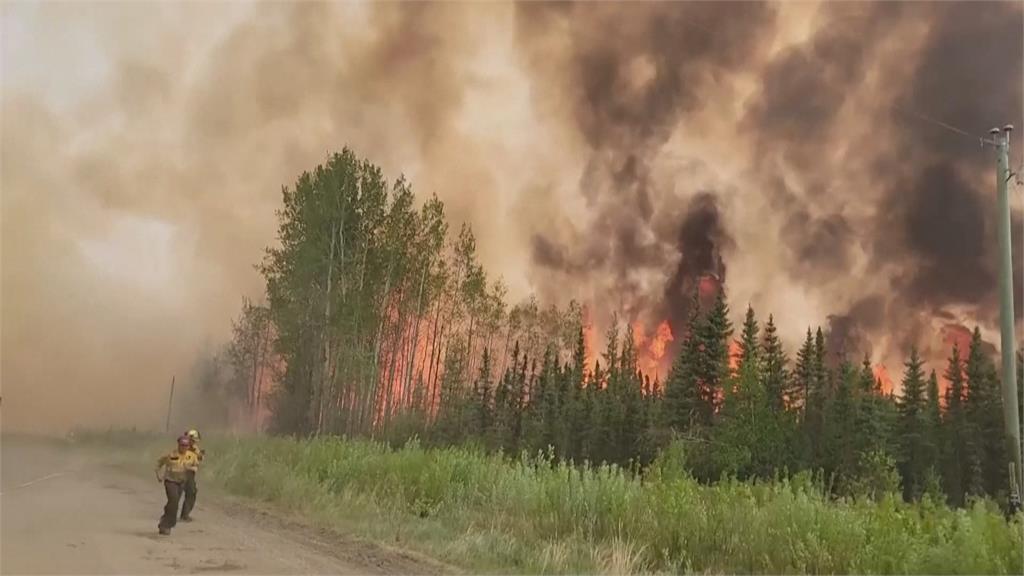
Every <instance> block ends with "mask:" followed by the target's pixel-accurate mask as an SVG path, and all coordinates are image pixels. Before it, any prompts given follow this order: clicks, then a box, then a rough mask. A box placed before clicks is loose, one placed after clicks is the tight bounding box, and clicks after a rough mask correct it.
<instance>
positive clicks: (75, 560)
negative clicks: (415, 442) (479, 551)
mask: <svg viewBox="0 0 1024 576" xmlns="http://www.w3.org/2000/svg"><path fill="white" fill-rule="evenodd" d="M89 454H90V453H84V452H77V451H74V450H70V449H61V448H56V447H53V446H48V445H46V444H41V443H36V442H31V443H26V442H23V441H11V440H8V439H3V440H2V452H0V465H2V468H0V573H2V574H191V573H203V574H296V573H305V574H310V573H313V574H369V573H384V572H402V573H408V572H410V571H417V572H418V571H420V570H418V569H417V568H416V567H415V566H410V564H409V563H408V562H405V563H403V562H402V560H401V559H398V560H394V559H387V558H383V557H381V556H380V551H378V552H376V553H375V552H373V551H372V550H370V547H369V546H368V545H361V544H357V543H332V544H331V545H330V546H329V547H328V546H327V545H325V544H324V543H323V542H316V541H315V540H310V538H309V535H308V534H301V533H299V532H300V531H291V530H288V529H285V528H283V527H282V526H283V525H282V524H281V522H274V521H271V519H270V518H266V517H264V518H263V520H259V519H257V518H256V516H255V515H254V512H252V511H248V510H241V509H238V507H237V506H229V505H217V504H216V503H215V502H213V500H214V498H212V497H211V495H210V494H209V493H206V494H204V493H203V492H202V491H200V500H199V504H198V506H197V508H196V512H195V513H194V515H195V517H196V521H195V522H193V523H191V524H179V525H178V527H177V528H175V529H174V531H173V533H172V534H171V535H170V536H166V537H162V536H159V535H158V534H157V529H156V525H157V520H158V518H159V515H160V513H161V510H162V507H163V504H164V493H163V487H162V486H161V485H160V484H158V483H157V482H156V480H155V479H154V480H153V481H151V482H146V481H145V479H143V478H138V477H135V476H131V475H129V474H125V473H121V472H118V471H115V470H110V469H106V468H104V467H103V466H102V465H101V463H100V462H97V461H96V458H95V456H92V457H90V455H89ZM200 488H202V485H200Z"/></svg>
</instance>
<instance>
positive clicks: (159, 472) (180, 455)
mask: <svg viewBox="0 0 1024 576" xmlns="http://www.w3.org/2000/svg"><path fill="white" fill-rule="evenodd" d="M190 446H191V441H190V440H189V438H188V436H182V437H180V438H178V447H177V449H176V450H175V451H173V452H170V453H168V454H164V455H163V456H161V457H160V459H159V460H157V463H156V479H157V481H159V482H161V483H163V485H164V491H165V492H166V493H167V504H166V505H164V515H163V516H161V517H160V523H159V524H158V525H157V528H158V529H159V530H160V533H161V534H164V535H166V534H170V533H171V528H174V525H175V524H177V520H178V503H179V502H180V501H181V495H182V493H183V492H184V485H185V481H186V479H187V478H188V471H189V470H195V469H196V468H197V467H198V466H199V459H198V457H197V456H196V454H195V452H192V451H191V450H190V449H189V447H190Z"/></svg>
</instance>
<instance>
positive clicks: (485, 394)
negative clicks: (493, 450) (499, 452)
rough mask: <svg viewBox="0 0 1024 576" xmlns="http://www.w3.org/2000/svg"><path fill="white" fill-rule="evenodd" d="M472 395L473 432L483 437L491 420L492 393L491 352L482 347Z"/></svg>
mask: <svg viewBox="0 0 1024 576" xmlns="http://www.w3.org/2000/svg"><path fill="white" fill-rule="evenodd" d="M473 391H474V396H475V397H476V417H475V418H474V420H473V434H474V435H475V436H477V437H478V438H483V437H484V436H485V435H486V434H487V432H488V430H490V428H491V422H492V421H493V413H492V410H493V408H492V406H491V401H492V395H493V390H491V353H490V350H488V349H486V348H484V352H483V358H482V359H481V361H480V373H479V374H478V375H477V378H476V382H475V383H474V385H473Z"/></svg>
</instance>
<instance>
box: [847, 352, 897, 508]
mask: <svg viewBox="0 0 1024 576" xmlns="http://www.w3.org/2000/svg"><path fill="white" fill-rule="evenodd" d="M853 396H854V404H855V406H856V408H855V416H854V437H855V442H854V450H855V453H856V466H855V469H854V472H853V473H852V474H851V476H852V478H848V484H847V486H848V489H849V491H850V492H855V491H856V489H857V487H862V486H867V485H873V484H874V483H875V482H876V481H877V480H879V479H878V478H875V476H876V475H877V473H879V469H878V467H877V466H876V464H878V462H879V461H880V459H881V460H884V459H885V458H888V457H891V454H892V453H893V449H892V446H891V439H892V438H891V437H892V430H891V427H892V426H891V422H890V419H891V417H890V415H889V414H888V411H889V405H890V402H889V400H887V399H886V398H884V397H882V395H881V393H880V391H879V390H878V389H877V380H876V379H875V375H874V371H873V370H872V369H871V361H870V359H869V358H868V357H867V355H865V356H864V360H863V362H862V363H861V368H860V371H859V373H858V375H857V387H856V389H855V390H854V395H853Z"/></svg>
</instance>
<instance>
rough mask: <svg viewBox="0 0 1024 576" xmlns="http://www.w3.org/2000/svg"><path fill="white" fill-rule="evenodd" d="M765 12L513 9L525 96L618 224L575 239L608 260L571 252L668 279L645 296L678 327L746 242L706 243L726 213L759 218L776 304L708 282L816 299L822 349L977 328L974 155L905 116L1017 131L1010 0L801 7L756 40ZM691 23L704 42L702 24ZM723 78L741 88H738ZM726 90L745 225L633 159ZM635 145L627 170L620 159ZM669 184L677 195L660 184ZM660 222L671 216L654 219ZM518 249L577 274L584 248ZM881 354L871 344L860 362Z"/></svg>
mask: <svg viewBox="0 0 1024 576" xmlns="http://www.w3.org/2000/svg"><path fill="white" fill-rule="evenodd" d="M982 7H983V8H982ZM784 8H785V7H783V6H781V5H778V4H732V3H721V4H718V3H700V4H692V5H691V4H684V5H665V6H663V5H640V6H637V7H636V8H635V9H629V10H622V11H621V12H620V13H618V14H617V18H604V17H603V15H601V14H600V13H592V12H590V11H586V12H584V11H582V10H580V9H579V7H578V6H573V7H566V6H564V5H560V6H559V7H558V8H557V9H548V8H547V7H546V6H544V5H541V6H536V5H530V6H528V7H524V8H523V9H521V10H519V11H518V12H517V16H518V21H517V25H518V26H519V28H520V29H521V31H520V34H519V37H520V41H521V43H522V44H523V45H524V48H523V49H524V51H525V52H526V53H527V54H529V55H530V57H531V61H533V62H540V63H541V64H539V65H537V66H539V67H541V68H543V66H545V65H548V66H554V67H556V68H557V70H558V71H559V73H557V74H552V75H551V76H544V78H545V79H546V84H545V85H543V86H541V87H540V90H541V91H542V92H544V93H545V94H555V96H552V97H553V98H556V99H559V100H560V101H561V102H563V103H564V105H565V106H566V107H567V108H568V109H569V110H571V114H570V115H569V117H568V121H569V122H571V125H572V126H574V127H575V129H576V130H578V132H579V133H580V134H581V135H582V137H583V139H584V141H585V143H586V149H588V150H590V154H591V158H593V159H594V160H592V162H599V163H601V164H602V165H604V166H605V167H606V172H607V173H608V174H609V177H608V178H606V179H605V181H604V182H603V184H604V185H603V186H595V185H594V184H593V183H592V182H587V185H586V186H585V189H583V190H581V193H583V194H585V195H586V196H587V198H588V199H589V202H590V204H591V205H597V206H599V207H600V206H604V207H605V209H604V211H603V212H604V213H611V214H612V217H611V218H610V220H611V225H612V227H614V226H622V227H624V228H625V229H626V230H629V231H631V234H630V235H628V236H623V235H621V234H620V235H610V236H609V235H605V234H601V233H600V232H598V229H597V228H594V229H592V230H590V231H589V233H584V234H583V235H582V236H583V237H585V238H593V239H594V241H595V242H599V243H601V245H602V246H603V252H605V253H608V254H615V253H616V251H618V252H619V253H620V254H621V255H622V259H624V260H625V261H624V262H623V261H621V260H619V261H616V260H615V259H614V258H612V259H611V261H610V262H608V263H606V264H605V263H604V262H600V261H599V262H594V261H591V262H589V263H588V264H587V265H588V266H591V267H592V268H591V271H590V274H589V275H590V276H593V275H603V274H610V275H613V276H614V275H619V274H629V273H635V271H636V269H637V268H643V267H647V266H649V267H651V268H653V269H659V270H660V271H662V272H665V271H666V270H667V271H670V272H669V273H668V274H667V276H666V277H665V278H664V280H665V285H664V292H663V293H664V300H663V301H662V303H661V304H662V306H663V307H664V308H665V309H666V310H667V315H668V317H669V318H670V319H672V324H673V327H674V328H678V327H679V325H680V322H681V319H683V318H685V317H686V314H685V307H686V305H687V304H686V300H685V295H681V294H680V290H679V289H678V288H679V286H683V285H693V283H694V282H695V281H696V279H697V278H698V277H700V276H701V275H706V274H709V273H713V272H715V270H714V269H715V268H716V267H718V266H721V268H722V269H723V272H724V268H725V266H726V265H727V264H728V263H729V261H730V256H735V254H731V252H735V251H750V252H754V253H756V252H758V251H760V248H759V247H758V246H752V245H750V244H749V243H744V242H742V241H741V242H738V243H735V245H734V247H732V248H725V247H724V246H723V245H722V244H721V242H719V241H718V239H720V238H729V237H730V236H732V235H737V234H739V232H738V231H737V230H735V227H736V226H737V225H738V223H739V221H745V222H746V223H747V224H750V223H753V224H755V225H759V226H761V227H762V228H761V231H760V234H758V235H756V236H758V237H759V238H760V241H761V242H764V243H775V244H776V249H775V250H774V251H773V252H774V253H772V254H771V255H770V256H767V255H766V257H767V258H770V259H771V260H772V265H771V266H768V267H767V268H768V269H769V270H770V273H771V274H773V275H779V276H782V275H785V276H787V277H788V278H787V280H786V281H785V282H782V283H781V284H782V285H783V290H785V289H786V288H791V289H792V290H791V291H792V295H791V296H787V295H785V294H784V293H783V294H782V295H779V294H776V295H774V297H772V298H763V296H764V291H763V289H761V288H758V287H757V286H756V285H757V284H758V283H759V282H763V281H764V280H765V279H764V278H763V277H762V278H757V277H750V276H749V275H747V274H746V272H745V271H744V270H737V267H736V266H729V271H730V276H729V278H728V279H725V278H723V279H724V280H725V285H726V290H727V292H730V291H732V288H733V287H734V286H735V285H736V284H743V286H741V287H740V289H739V290H738V291H741V292H743V293H744V294H743V295H744V296H747V297H748V298H749V300H750V301H754V300H757V299H759V296H761V297H762V298H760V299H762V300H766V301H767V303H768V305H769V306H771V304H772V303H780V302H781V303H783V305H784V306H788V305H789V302H787V300H798V299H800V298H801V297H802V295H803V294H806V293H808V292H810V293H816V294H817V295H819V296H820V297H821V298H822V299H823V300H826V301H827V302H825V303H823V304H822V305H820V306H819V309H820V311H821V312H823V313H824V314H822V315H821V316H819V317H818V318H817V319H816V320H815V322H817V323H823V324H825V326H826V328H828V329H829V332H830V334H832V339H831V348H833V350H831V352H833V353H834V354H835V355H853V356H858V355H860V354H863V353H869V354H870V353H872V352H873V350H872V346H871V344H870V340H871V337H872V336H876V337H877V336H879V335H881V334H885V335H886V339H887V342H889V343H890V344H891V345H892V347H893V348H895V349H899V348H901V347H907V346H909V345H912V344H914V345H916V344H919V341H920V340H922V339H925V340H928V339H932V340H934V338H935V337H936V336H935V326H934V321H933V318H934V317H935V315H936V314H938V313H940V312H941V311H944V310H947V309H955V310H956V315H957V317H958V320H959V321H962V322H965V323H968V324H972V325H973V324H974V323H980V324H982V325H989V326H991V322H992V320H993V318H994V309H995V305H996V302H995V294H996V293H995V279H996V271H997V270H996V260H995V227H994V215H995V205H994V203H993V202H992V200H993V188H994V183H993V181H992V178H991V174H992V172H993V168H992V164H993V156H992V151H991V149H981V148H980V146H979V144H978V141H977V139H972V138H970V137H966V138H965V137H964V136H962V135H959V134H955V133H951V132H950V131H949V130H945V129H942V128H938V127H936V125H935V124H934V123H932V122H928V121H926V120H922V118H921V117H920V116H922V115H923V116H927V117H929V118H931V117H934V118H941V119H942V121H944V122H947V123H950V124H952V125H955V126H961V127H966V129H967V130H969V131H970V132H971V133H973V134H978V135H984V134H985V133H986V131H987V128H988V127H990V126H992V125H1002V123H1006V122H1012V123H1015V124H1017V125H1021V124H1022V122H1024V119H1022V118H1021V110H1022V100H1021V68H1022V56H1024V55H1022V52H1021V50H1022V48H1021V46H1022V32H1021V31H1022V28H1024V21H1022V10H1021V5H1020V4H1014V3H986V4H983V5H977V4H973V5H972V4H970V3H955V2H951V3H823V4H821V5H818V6H814V7H812V8H810V9H809V12H808V13H807V14H805V15H804V16H805V17H806V21H807V22H809V26H808V30H807V32H806V34H805V36H803V37H802V38H800V39H799V40H796V41H793V42H792V43H790V44H788V45H785V46H782V47H774V48H769V46H770V44H771V43H772V42H773V41H777V40H778V39H779V38H780V37H781V36H783V35H784V29H785V28H786V23H787V21H789V19H790V17H791V16H792V12H794V11H795V10H791V11H790V12H788V13H787V12H786V10H785V9H784ZM553 21H557V22H560V23H561V26H560V27H559V26H555V25H554V24H553ZM548 28H550V29H557V30H558V31H559V32H561V33H564V34H567V35H568V36H569V37H570V38H571V41H569V42H568V43H567V46H566V47H565V48H564V50H565V51H566V52H567V54H566V55H562V56H561V57H557V58H552V57H547V58H541V57H538V56H537V55H536V54H535V53H534V52H533V50H534V49H533V46H532V44H533V43H534V42H535V41H536V36H537V35H538V34H543V33H544V30H545V29H548ZM595 29H596V31H595ZM709 30H714V31H715V33H714V34H705V32H706V31H709ZM634 31H638V32H637V33H636V34H637V36H638V37H640V38H642V40H640V41H637V40H635V39H634V37H633V36H632V33H633V32H634ZM766 52H769V53H766ZM552 62H555V64H551V63H552ZM637 62H644V63H647V64H648V65H649V67H650V70H649V71H648V74H647V76H646V81H645V83H644V82H641V84H640V86H641V87H640V88H636V87H635V86H634V85H633V84H631V81H635V76H636V75H637V73H636V69H637V67H638V64H637ZM641 76H642V75H641ZM730 79H732V80H735V81H736V82H742V81H746V82H749V83H750V84H752V85H753V88H752V89H751V90H750V91H749V92H748V93H747V94H745V95H744V96H743V97H739V95H737V94H736V93H735V92H733V91H730V89H729V86H730ZM558 80H562V82H561V83H559V82H558ZM551 82H554V83H555V84H554V86H551V85H550V83H551ZM996 85H998V89H997V88H996ZM730 97H735V98H737V100H738V103H737V105H736V106H735V110H736V114H735V115H734V116H733V117H732V118H720V121H721V122H723V123H733V124H734V125H735V126H737V127H738V130H737V131H736V132H735V133H734V136H735V137H736V138H737V139H742V140H743V141H745V142H746V143H747V144H748V145H747V146H746V150H745V154H743V156H744V161H745V162H744V164H745V165H744V168H745V170H744V171H743V173H742V179H741V180H739V181H732V182H730V183H729V184H731V185H732V186H733V187H735V188H736V189H738V190H739V191H740V194H742V195H747V194H758V195H760V196H761V197H762V198H763V199H764V200H763V209H764V210H765V212H764V213H763V214H762V215H761V216H762V217H761V218H758V216H757V215H754V216H747V217H745V218H743V217H739V216H738V215H739V214H741V213H742V212H744V211H746V210H751V209H752V207H750V206H743V205H742V203H740V204H739V205H737V204H736V203H735V201H734V200H733V199H732V197H731V195H730V194H728V193H726V192H725V191H724V190H723V189H718V190H714V191H713V192H711V193H710V194H708V193H706V192H701V191H698V190H699V188H698V187H697V186H693V185H690V184H688V183H687V182H685V180H686V179H687V178H688V177H689V176H693V174H686V173H683V174H678V175H677V174H673V175H672V176H671V177H675V178H678V179H677V180H675V181H666V180H660V179H659V178H658V177H657V176H655V175H654V173H653V171H652V169H651V168H650V167H651V166H652V165H654V164H655V162H656V160H654V158H656V157H657V156H658V154H661V153H665V152H666V150H668V149H669V148H671V147H672V144H670V143H669V142H670V141H673V138H674V137H677V138H678V139H679V140H684V141H685V139H686V138H687V136H688V135H690V130H691V128H690V126H692V125H693V124H695V123H696V119H697V118H699V117H701V115H702V114H704V113H706V111H707V109H708V107H709V105H710V103H711V102H713V101H714V100H715V99H718V98H730ZM739 148H742V146H739V145H738V146H737V149H739ZM638 150H639V151H642V153H643V157H644V158H645V160H644V161H642V162H638V161H636V160H635V158H636V157H637V154H638V152H637V151H638ZM1017 157H1019V154H1018V156H1017ZM637 166H640V167H641V169H639V170H637V169H636V167H637ZM625 167H628V168H629V169H628V170H627V169H625ZM680 180H682V181H680ZM729 184H725V183H723V188H724V186H728V185H729ZM680 188H690V189H691V190H694V192H692V193H688V194H685V195H683V194H678V193H677V194H673V193H672V191H678V190H679V189H680ZM665 190H671V191H670V192H664V191H665ZM659 192H661V195H660V196H658V194H659ZM652 197H655V198H654V199H653V200H652ZM602 202H603V203H604V204H602ZM652 206H653V208H652ZM718 212H721V213H722V215H723V216H722V217H721V218H720V221H719V222H717V223H716V225H715V226H705V227H695V226H694V225H693V220H692V218H691V216H692V215H693V214H701V213H703V214H709V213H715V214H717V213H718ZM661 215H668V216H667V218H666V219H665V220H667V221H669V222H671V224H670V225H668V226H664V225H662V224H664V222H665V220H662V219H661V218H660V216H661ZM656 222H659V224H656ZM606 224H607V223H606V222H603V221H601V222H600V225H602V226H604V225H606ZM673 225H674V227H675V229H673ZM638 227H639V228H640V232H637V231H636V229H637V228H638ZM701 228H703V232H698V231H696V230H700V229H701ZM744 232H746V231H744ZM644 233H647V234H646V235H645V234H644ZM750 236H754V235H753V234H751V235H750ZM636 237H647V238H650V239H651V242H652V243H656V244H658V245H660V246H671V248H670V249H666V250H664V251H663V252H662V253H661V254H662V257H663V260H661V261H654V262H652V261H650V260H649V259H648V258H645V257H639V256H638V255H637V254H638V252H639V251H638V250H637V246H636V242H635V240H634V239H635V238H636ZM675 238H678V239H679V240H678V241H677V242H674V240H675ZM744 244H745V245H744ZM537 245H542V246H544V248H545V250H544V253H546V254H549V255H550V254H555V253H557V254H559V258H558V259H557V260H556V259H551V258H544V253H541V252H540V251H535V252H534V255H535V263H536V264H537V265H538V266H539V267H541V268H542V269H543V268H559V266H565V265H567V264H568V265H570V268H563V269H566V270H569V269H572V270H573V274H579V275H580V277H586V276H587V274H585V273H580V272H579V271H580V270H581V269H582V270H585V269H586V266H585V265H583V264H582V263H580V262H579V261H578V260H576V259H574V258H573V257H572V254H573V253H574V252H580V253H586V252H587V251H588V250H590V249H591V244H590V243H588V242H586V241H584V242H583V243H579V242H574V243H571V244H569V245H562V246H559V245H557V244H556V243H553V242H551V240H550V239H548V238H546V237H544V236H543V232H541V233H539V234H538V237H537V238H535V246H537ZM709 247H710V253H712V254H714V258H716V259H719V258H720V259H722V260H723V263H722V264H720V265H719V264H717V263H716V264H715V265H714V266H712V265H709V264H708V265H694V264H693V263H694V262H699V261H701V260H702V259H703V260H706V258H702V256H701V255H702V254H703V255H707V254H708V253H709ZM669 262H672V264H670V263H669ZM593 268H597V269H598V270H596V271H595V270H594V269H593ZM539 274H543V273H542V272H541V273H539ZM1017 275H1018V276H1019V268H1018V273H1017ZM737 278H739V281H736V279H737ZM1018 284H1019V279H1018ZM750 285H754V287H753V288H752V287H751V286H750ZM683 292H685V290H684V291H683ZM732 295H733V296H735V291H733V294H732ZM680 296H683V298H680ZM620 298H621V297H620ZM626 298H627V299H629V296H626ZM731 300H732V303H733V305H734V306H737V307H742V306H743V304H745V302H743V301H742V300H739V299H738V298H735V297H733V298H731ZM737 300H739V301H737ZM758 304H761V305H762V306H763V304H764V303H757V302H755V307H757V305H758ZM771 311H772V310H766V311H762V312H763V313H764V312H771ZM785 318H786V316H785V315H783V316H782V322H785V321H786V320H785ZM897 319H899V320H897ZM792 328H793V327H788V329H790V330H792ZM926 347H927V345H926ZM878 348H879V347H878V346H876V347H875V349H878ZM883 348H884V345H883ZM896 354H899V352H895V351H890V350H879V351H878V354H877V355H876V359H879V358H878V356H889V359H890V360H891V359H892V356H893V355H896Z"/></svg>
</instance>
